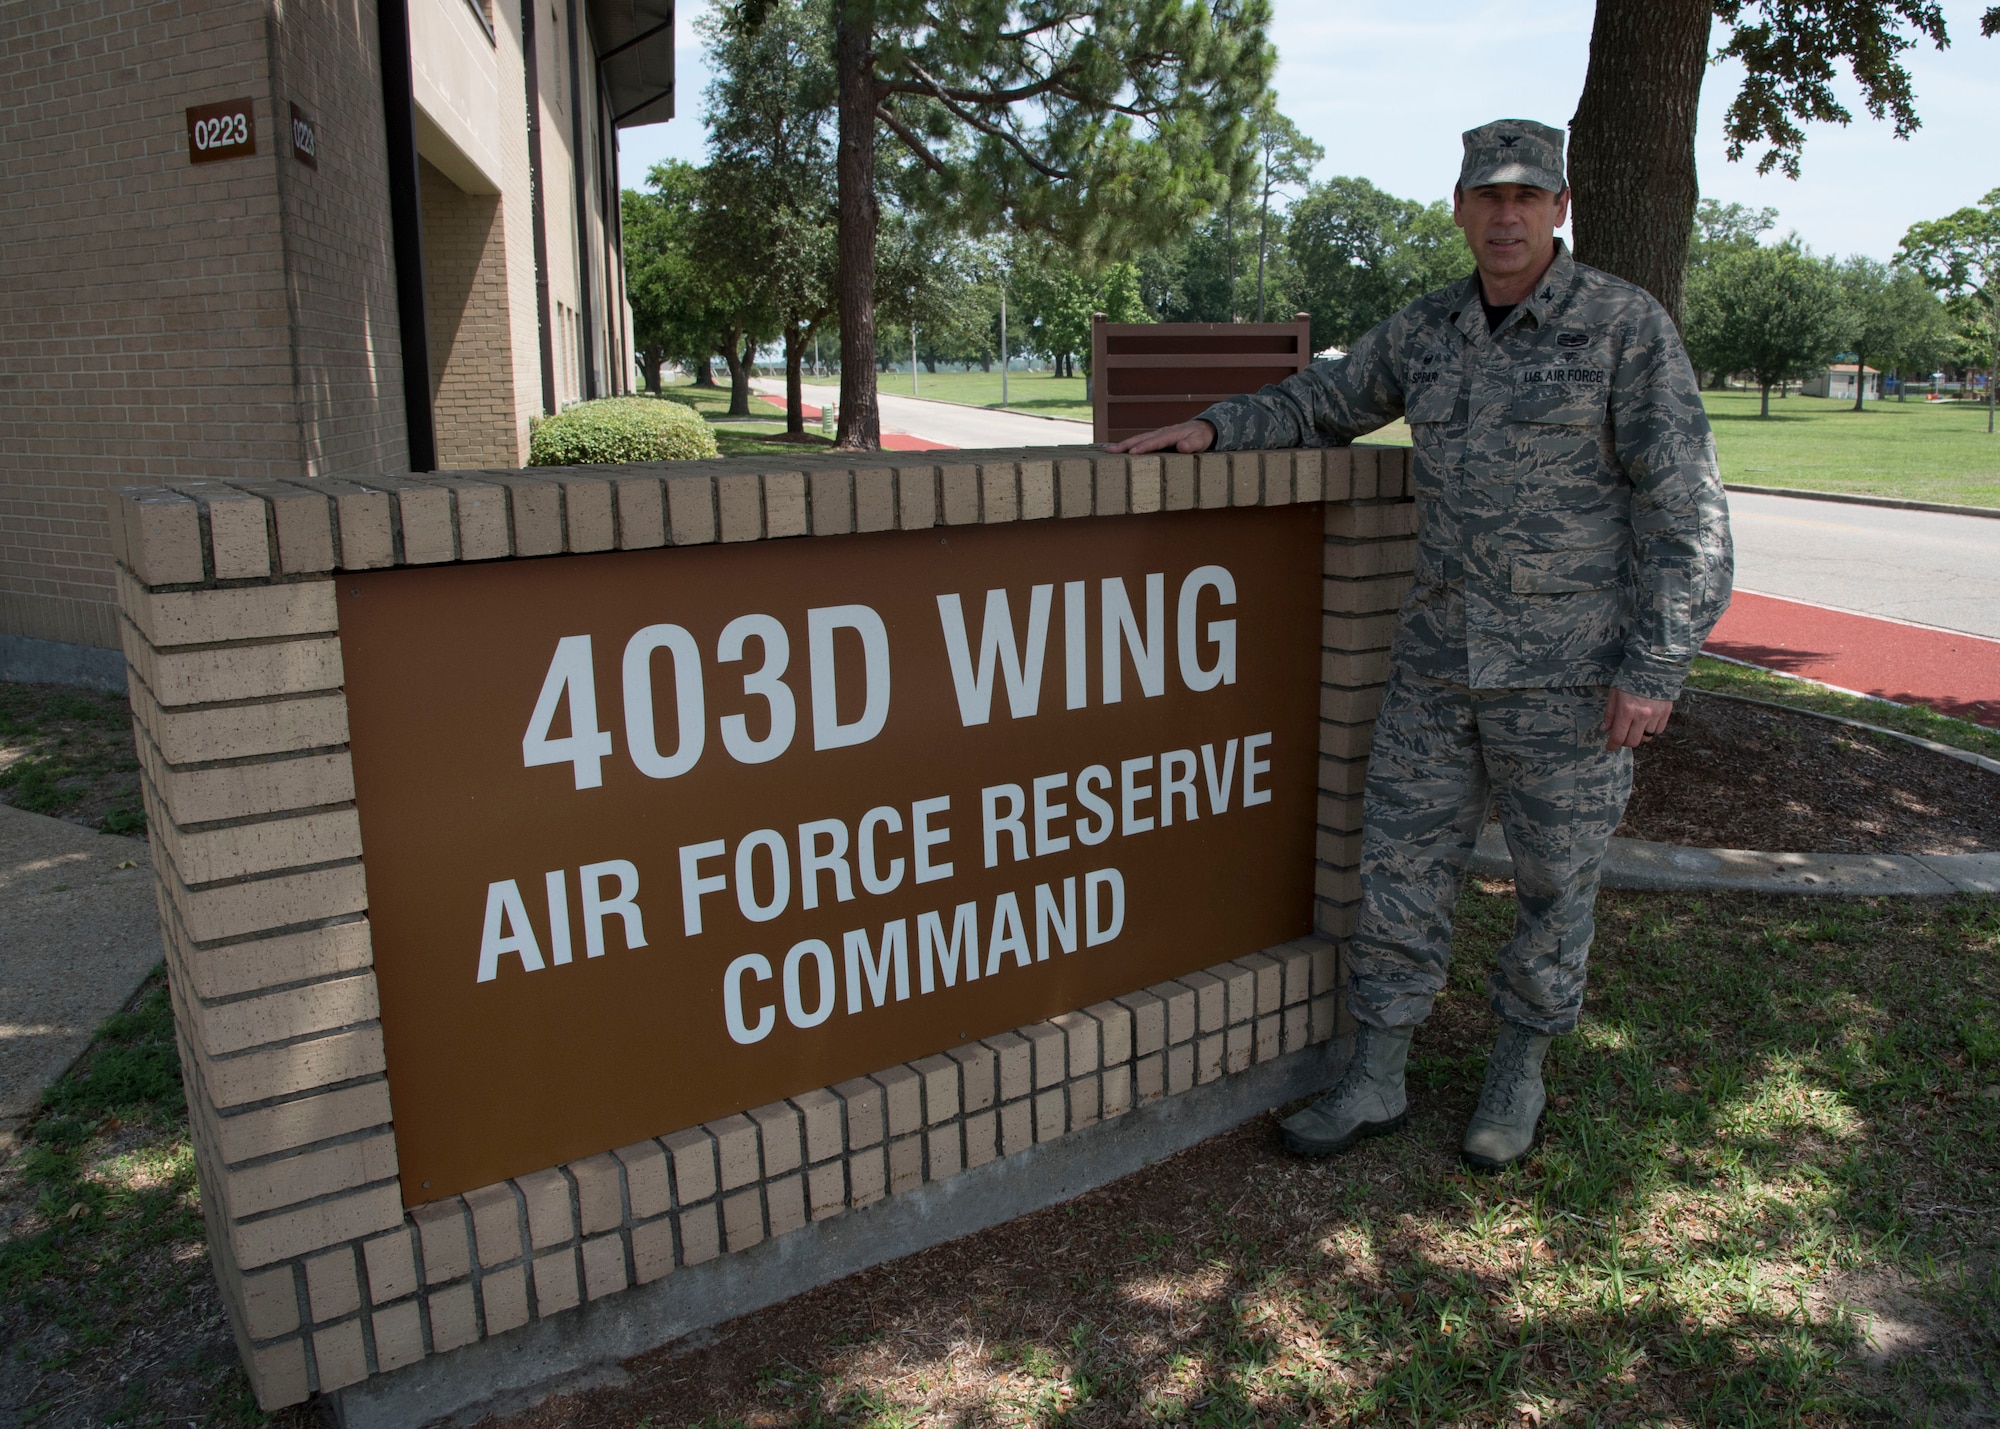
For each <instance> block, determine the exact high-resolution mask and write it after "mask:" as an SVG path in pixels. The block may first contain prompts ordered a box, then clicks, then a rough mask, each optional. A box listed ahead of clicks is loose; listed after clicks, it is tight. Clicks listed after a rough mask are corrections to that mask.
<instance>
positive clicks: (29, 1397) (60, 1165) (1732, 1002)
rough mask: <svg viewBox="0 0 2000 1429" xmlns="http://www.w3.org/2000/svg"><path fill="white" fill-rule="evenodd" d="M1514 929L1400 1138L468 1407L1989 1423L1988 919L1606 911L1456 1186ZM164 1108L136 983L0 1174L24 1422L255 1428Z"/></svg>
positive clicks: (1447, 1000)
mask: <svg viewBox="0 0 2000 1429" xmlns="http://www.w3.org/2000/svg"><path fill="white" fill-rule="evenodd" d="M1513 919H1514V913H1513V904H1512V900H1511V898H1510V897H1508V896H1506V886H1505V885H1500V884H1476V885H1474V886H1471V887H1469V888H1468V889H1467V892H1466V894H1465V896H1464V898H1463V899H1462V900H1461V902H1460V905H1459V918H1458V927H1457V936H1456V940H1455V946H1456V949H1457V954H1458V961H1457V965H1456V966H1455V967H1454V969H1453V971H1452V974H1451V982H1450V986H1449V987H1448V989H1447V991H1446V992H1445V994H1444V996H1443V997H1442V998H1441V999H1440V1001H1439V1004H1438V1010H1437V1015H1436V1016H1435V1017H1434V1018H1433V1020H1432V1021H1431V1022H1430V1023H1429V1024H1427V1026H1426V1028H1425V1030H1424V1032H1423V1033H1422V1034H1420V1036H1419V1039H1418V1042H1417V1046H1416V1049H1415V1052H1414V1055H1413V1057H1412V1061H1411V1078H1412V1082H1411V1085H1412V1109H1411V1110H1412V1116H1411V1126H1410V1130H1409V1131H1408V1133H1406V1134H1405V1135H1402V1136H1398V1137H1393V1138H1388V1139H1385V1140H1380V1141H1374V1142H1370V1143H1367V1144H1366V1145H1365V1146H1364V1147H1363V1148H1362V1149H1360V1150H1358V1151H1356V1152H1355V1153H1353V1154H1351V1155H1349V1156H1347V1157H1343V1158H1340V1159H1338V1160H1335V1161H1331V1162H1303V1161H1297V1160H1293V1159H1290V1158H1288V1157H1286V1156H1284V1155H1283V1154H1282V1153H1281V1152H1279V1151H1278V1150H1277V1148H1276V1145H1275V1136H1274V1133H1273V1131H1272V1129H1271V1125H1270V1118H1268V1117H1266V1118H1258V1119H1256V1120H1253V1121H1252V1122H1251V1123H1249V1124H1248V1125H1247V1126H1246V1127H1244V1128H1243V1129H1241V1130H1239V1131H1237V1132H1233V1133H1230V1134H1228V1135H1225V1136H1223V1137H1219V1138H1217V1139H1215V1140H1213V1141H1210V1142H1208V1143H1205V1144H1204V1145H1202V1146H1200V1147H1197V1148H1194V1149H1192V1150H1191V1151H1189V1152H1186V1153H1184V1154H1183V1155H1181V1156H1179V1157H1176V1158H1173V1159H1172V1160H1170V1161H1168V1162H1166V1163H1164V1164H1162V1165H1159V1166H1156V1167H1153V1168H1150V1169H1148V1170H1146V1171H1143V1172H1140V1173H1138V1174H1137V1175H1135V1176H1131V1177H1127V1178H1126V1179H1125V1180H1123V1181H1120V1182H1118V1183H1115V1184H1114V1185H1112V1186H1110V1187H1107V1188H1105V1189H1103V1190H1101V1191H1098V1192H1095V1193H1092V1194H1090V1195H1088V1196H1085V1197H1082V1198H1080V1199H1079V1200H1077V1201H1075V1202H1071V1203H1069V1204H1066V1205H1063V1206H1058V1207H1055V1208H1052V1209H1050V1210H1047V1211H1044V1212H1040V1213H1037V1214H1036V1215H1033V1216H1029V1217H1025V1218H1023V1219H1021V1220H1019V1221H1016V1222H1013V1223H1010V1224H1008V1225H1003V1226H1000V1227H996V1228H994V1229H993V1230H990V1231H986V1232H983V1233H981V1234H979V1235H976V1236H972V1237H968V1238H966V1239H964V1240H961V1241H957V1242H953V1243H952V1244H950V1245H946V1246H941V1247H938V1248H937V1249H935V1250H932V1251H928V1252H924V1253H922V1254H920V1255H917V1256H913V1257H909V1258H907V1259H905V1260H902V1261H898V1262H894V1263H892V1264H890V1265H887V1266H883V1267H880V1268H878V1269H876V1270H872V1271H868V1272H864V1273H863V1274H861V1275H859V1276H856V1277H852V1278H850V1279H849V1280H846V1281H843V1282H839V1283H837V1284H835V1285H833V1286H829V1287H826V1288H825V1289H822V1290H820V1291H816V1292H813V1293H812V1294H811V1295H808V1296H806V1297H802V1298H801V1299H799V1300H796V1301H793V1302H790V1303H788V1304H785V1305H780V1306H776V1307H773V1308H772V1309H770V1310H767V1311H763V1312H760V1313H758V1314H756V1315H752V1316H749V1317H746V1318H744V1319H742V1320H738V1321H736V1322H733V1323H732V1324H731V1325H730V1326H729V1327H728V1328H727V1329H725V1330H723V1331H721V1332H720V1334H719V1335H718V1336H717V1337H715V1338H714V1339H713V1340H712V1341H711V1344H712V1346H713V1347H712V1348H709V1349H700V1348H697V1349H695V1350H694V1351H693V1352H689V1351H687V1350H681V1351H679V1352H669V1353H661V1354H656V1355H652V1356H647V1357H643V1358H641V1359H640V1360H637V1361H634V1362H632V1363H631V1364H629V1365H628V1366H627V1368H628V1370H629V1371H630V1375H631V1377H630V1379H629V1380H627V1381H626V1382H625V1383H623V1384H622V1385H620V1386H618V1387H615V1388H608V1389H602V1390H596V1391H589V1392H586V1393H583V1394H580V1395H574V1396H568V1397H565V1398H564V1399H562V1400H558V1401H553V1402H551V1403H549V1404H546V1405H544V1406H541V1407H540V1408H538V1409H535V1410H531V1411H528V1412H526V1413H525V1414H521V1415H517V1416H513V1417H511V1418H508V1419H505V1420H502V1421H499V1422H500V1423H501V1424H504V1425H512V1426H517V1429H527V1426H548V1429H553V1426H557V1425H562V1426H571V1429H596V1426H605V1429H610V1426H621V1429H629V1426H631V1425H633V1424H636V1423H641V1422H650V1423H651V1424H652V1425H654V1426H655V1429H666V1427H667V1426H668V1425H682V1424H700V1425H704V1426H711V1429H721V1426H731V1425H742V1424H784V1425H809V1424H810V1425H822V1424H835V1423H839V1424H848V1425H855V1426H863V1425H866V1426H875V1429H889V1426H916V1425H938V1426H945V1425H957V1424H1007V1425H1023V1426H1026V1425H1036V1426H1050V1429H1054V1426H1058V1425H1077V1426H1084V1425H1124V1424H1144V1423H1157V1424H1163V1425H1164V1424H1174V1425H1180V1424H1187V1425H1216V1426H1224V1425H1227V1426H1236V1425H1246V1426H1247V1425H1252V1424H1257V1425H1262V1424H1298V1423H1302V1422H1305V1423H1329V1422H1350V1421H1360V1422H1371V1423H1372V1422H1385V1423H1398V1424H1400V1423H1406V1422H1407V1423H1423V1424H1430V1423H1438V1424H1444V1423H1452V1424H1456V1423H1479V1424H1507V1425H1510V1426H1520V1425H1523V1424H1527V1425H1540V1424H1543V1423H1547V1424H1550V1425H1554V1424H1556V1423H1559V1422H1560V1423H1566V1424H1578V1425H1583V1424H1617V1423H1621V1422H1627V1421H1629V1422H1631V1423H1635V1424H1637V1423H1652V1424H1663V1425H1664V1424H1697V1423H1699V1424H1708V1423H1726V1424H1768V1425H1813V1426H1837V1425H1860V1424H1878V1423H1901V1422H1908V1423H1947V1424H1968V1425H1970V1424H1975V1423H1979V1422H1990V1420H1991V1419H1992V1418H1993V1416H1994V1415H1995V1413H1996V1412H2000V1202H1997V1201H1996V1200H1995V1198H1994V1196H1993V1194H1992V1188H1993V1186H1994V1184H1995V1178H1996V1177H2000V900H1996V899H1992V898H1985V899H1980V898H1961V899H1955V900H1939V899H1901V900H1891V899H1874V900H1863V899H1817V898H1815V899H1803V898H1793V899H1783V898H1759V897H1754V896H1747V895H1730V896H1709V897H1703V896H1696V895H1679V894H1674V895H1667V894H1637V893H1606V894H1605V895H1604V897H1603V900H1602V902H1601V903H1600V905H1599V911H1598V940H1597V949H1596V951H1595V953H1594V954H1593V966H1592V974H1591V993H1590V1002H1589V1005H1588V1008H1587V1011H1586V1015H1585V1020H1584V1023H1583V1025H1582V1027H1581V1028H1580V1030H1579V1032H1578V1034H1577V1035H1576V1036H1575V1037H1573V1038H1569V1039H1565V1040H1564V1041H1563V1042H1561V1043H1560V1044H1558V1047H1557V1049H1556V1050H1555V1051H1554V1052H1553V1053H1552V1055H1551V1058H1550V1064H1549V1081H1550V1091H1551V1097H1552V1102H1551V1107H1550V1112H1549V1115H1548V1118H1547V1121H1546V1123H1545V1130H1544V1136H1543V1143H1542V1147H1541V1150H1540V1151H1539V1152H1538V1153H1537V1155H1536V1157H1535V1158H1534V1159H1533V1160H1532V1161H1531V1162H1530V1163H1529V1164H1528V1165H1526V1166H1525V1167H1523V1168H1521V1169H1519V1170H1516V1171H1513V1172H1510V1173H1508V1174H1506V1175H1503V1176H1499V1177H1492V1178H1486V1177H1472V1176H1468V1175H1466V1174H1465V1173H1464V1172H1463V1170H1462V1169H1461V1168H1460V1167H1459V1166H1458V1164H1457V1161H1456V1158H1455V1156H1454V1148H1455V1146H1456V1144H1457V1137H1458V1135H1459V1131H1460V1128H1461V1125H1462V1123H1463V1120H1464V1118H1465V1116H1466V1114H1467V1113H1468V1112H1469V1110H1470V1109H1471V1106H1472V1104H1473V1102H1474V1101H1475V1100H1476V1098H1477V1095H1478V1087H1479V1081H1480V1077H1481V1074H1482V1071H1483V1066H1484V1058H1485V1050H1486V1047H1487V1046H1488V1044H1489V1043H1490V1040H1491V1037H1492V1033H1493V1026H1492V1019H1491V1015H1490V1014H1489V1013H1488V1012H1487V1011H1486V1007H1485V990H1484V983H1485V978H1486V975H1487V973H1488V971H1489V970H1490V967H1491V961H1492V955H1493V950H1494V949H1495V948H1496V947H1497V946H1498V945H1499V944H1500V943H1501V942H1502V941H1503V940H1504V939H1505V938H1506V937H1507V936H1509V934H1510V933H1511V932H1512V929H1513ZM185 1117H186V1112H185V1108H184V1105H183V1102H182V1098H181V1090H180V1084H179V1079H178V1076H177V1075H176V1069H175V1061H174V1051H173V1031H172V1019H171V1014H170V1012H169V1009H168V1002H167V996H166V991H165V988H164V985H163V984H162V983H161V982H160V980H159V979H158V978H157V977H156V978H155V980H154V981H153V982H152V983H151V984H149V986H148V987H147V988H146V989H145V990H144V991H143V992H142V993H141V995H140V997H139V998H138V999H137V1001H136V1003H135V1006H134V1008H133V1009H132V1010H131V1011H128V1012H126V1013H122V1014H120V1015H119V1016H117V1017H114V1018H112V1019H111V1020H110V1021H109V1022H107V1023H106V1024H105V1026H104V1028H103V1029H102V1031H101V1032H100V1034H99V1037H98V1039H97V1041H96V1043H95V1044H94V1045H93V1047H92V1049H91V1051H90V1052H89V1053H88V1054H87V1055H86V1057H85V1059H84V1060H83V1061H82V1062H81V1063H80V1064H79V1065H78V1067H77V1068H76V1069H75V1070H73V1071H72V1072H71V1073H70V1074H69V1076H68V1077H66V1078H65V1079H64V1080H63V1081H62V1082H61V1083H59V1084H58V1085H57V1086H56V1087H54V1088H53V1089H51V1091H50V1092H49V1093H48V1095H47V1097H46V1099H45V1101H44V1104H43V1110H42V1112H41V1113H40V1115H39V1117H38V1118H37V1119H36V1120H35V1121H34V1122H33V1123H31V1125H30V1127H29V1129H28V1131H27V1133H26V1138H25V1144H24V1146H23V1148H22V1149H21V1150H20V1151H19V1152H17V1153H16V1154H15V1156H14V1157H13V1158H12V1159H11V1160H10V1161H9V1162H7V1163H6V1164H5V1166H4V1167H0V1225H4V1227H5V1230H4V1236H5V1238H4V1240H0V1339H4V1340H5V1341H6V1342H8V1344H9V1346H10V1350H9V1353H8V1354H7V1356H6V1358H5V1360H4V1362H0V1392H4V1394H3V1395H0V1402H3V1403H6V1404H8V1405H9V1406H10V1407H12V1406H14V1405H19V1406H21V1407H22V1408H23V1409H24V1410H25V1411H26V1413H25V1415H24V1417H23V1421H22V1422H24V1423H35V1424H48V1425H71V1424H75V1425H84V1424H91V1425H95V1424H106V1423H132V1424H165V1423H181V1422H196V1421H199V1422H201V1423H203V1424H207V1425H225V1426H226V1425H234V1424H245V1423H258V1422H263V1421H262V1416H260V1415H258V1414H257V1413H256V1411H255V1410H254V1408H253V1407H252V1406H251V1404H250V1402H249V1399H248V1394H247V1387H246V1385H245V1382H244V1380H243V1378H242V1375H241V1372H240V1370H239V1369H238V1368H237V1367H236V1365H235V1363H234V1359H233V1349H232V1347H231V1343H230V1340H229V1337H228V1333H227V1329H226V1327H225V1325H224V1324H223V1321H222V1319H221V1310H220V1306H219V1304H218V1302H217V1299H216V1295H215V1291H214V1287H213V1283H212V1281H211V1279H210V1276H209V1272H208V1268H207V1264H206V1254H205V1251H204V1249H203V1245H202V1226H201V1216H200V1208H199V1200H200V1193H199V1189H198V1187H197V1185H196V1182H195V1177H194V1169H193V1156H192V1152H191V1150H190V1147H189V1143H188V1140H187V1130H186V1120H185ZM1871 1330H1872V1331H1873V1337H1872V1339H1871V1338H1869V1334H1870V1331H1871ZM278 1417H279V1419H280V1420H281V1421H282V1422H283V1423H285V1424H288V1425H295V1426H300V1429H303V1426H304V1425H305V1424H307V1423H309V1422H310V1415H309V1414H307V1413H306V1412H303V1411H295V1412H289V1413H287V1414H285V1415H281V1416H278ZM492 1422H493V1421H489V1423H492Z"/></svg>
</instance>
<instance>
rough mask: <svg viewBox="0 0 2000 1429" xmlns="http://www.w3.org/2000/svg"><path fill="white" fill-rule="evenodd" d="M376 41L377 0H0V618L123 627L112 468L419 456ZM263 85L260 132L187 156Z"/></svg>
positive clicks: (85, 627)
mask: <svg viewBox="0 0 2000 1429" xmlns="http://www.w3.org/2000/svg"><path fill="white" fill-rule="evenodd" d="M375 51H376V45H375V18H374V7H373V5H372V4H367V3H363V4H359V5H354V6H349V7H339V6H324V5H305V6H298V5H292V6H285V7H283V11H282V15H280V14H279V13H278V12H275V11H274V10H273V8H272V6H271V5H270V4H268V3H265V0H209V3H201V4H196V3H192V0H164V3H144V4H142V3H139V0H77V3H73V4H71V3H65V4H62V5H10V6H7V7H6V8H5V10H4V11H0V91H4V92H5V93H6V95H7V105H6V107H5V110H4V113H0V152H4V153H5V154H6V156H7V157H6V159H5V161H4V162H5V169H4V175H5V180H6V185H7V199H6V202H5V203H4V204H0V391H4V392H5V393H6V400H5V401H4V402H0V532H4V533H5V534H4V535H0V631H4V632H6V633H11V634H18V635H29V636H35V637H38V638H42V639H50V640H65V641H72V642H76V643H81V644H91V645H114V646H115V645H116V644H117V642H118V629H117V622H116V619H115V614H114V606H113V592H112V571H111V559H110V557H111V547H110V540H109V534H108V532H107V530H106V528H105V524H104V504H103V502H104V495H103V494H104V491H105V490H106V489H107V488H109V487H113V486H119V485H123V484H126V483H130V482H132V481H136V480H173V479H179V478H214V477H233V478H242V479H258V478H263V477H278V476H299V475H322V474H334V475H338V474H343V473H348V472H358V471H379V470H382V469H385V468H390V469H393V468H394V467H395V466H397V465H400V464H402V463H403V461H404V460H405V457H404V453H403V414H402V404H401V400H400V395H399V390H398V389H397V386H396V383H395V380H394V377H393V374H394V372H395V371H396V370H397V364H398V362H399V361H400V354H399V352H398V348H397V339H396V321H395V304H394V289H393V282H392V279H391V276H390V265H389V245H388V220H387V189H386V184H385V181H384V179H383V178H382V157H381V156H382V137H381V136H382V101H381V81H380V78H379V69H378V66H377V63H376V58H375ZM274 65H275V68H274ZM246 95H247V96H250V97H251V98H252V100H253V105H254V111H255V118H256V125H257V152H256V153H255V154H254V155H249V156H245V157H241V158H233V159H227V160H223V161H221V162H218V163H212V164H202V165H191V164H190V163H189V162H188V153H187V129H186V123H185V110H186V108H187V107H188V106H190V105H196V104H205V103H209V102H211V101H216V100H225V99H232V98H238V97H241V96H246ZM292 102H297V103H299V105H300V107H301V108H302V109H305V110H306V111H307V112H309V113H312V114H313V115H314V116H315V118H316V119H317V121H318V124H319V130H320V138H321V144H320V166H319V168H318V170H317V171H313V170H309V169H307V168H306V167H305V166H303V165H301V164H299V163H297V162H296V161H295V160H294V159H293V158H292V157H291V147H290V142H289V134H288V127H289V118H290V110H289V105H290V103H292ZM385 372H386V373H389V374H391V375H390V377H389V378H388V379H387V380H386V381H385V379H384V377H383V375H382V374H383V373H385Z"/></svg>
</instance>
